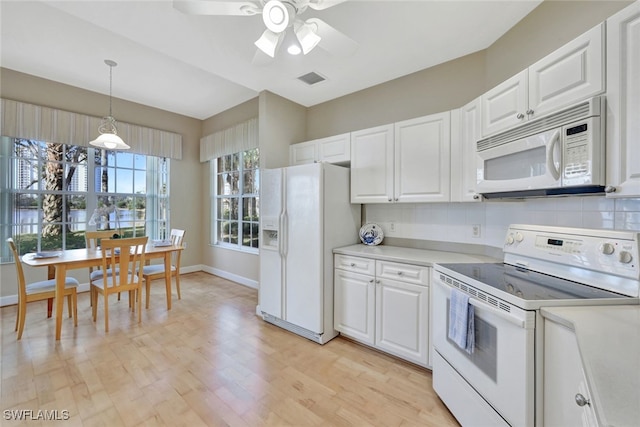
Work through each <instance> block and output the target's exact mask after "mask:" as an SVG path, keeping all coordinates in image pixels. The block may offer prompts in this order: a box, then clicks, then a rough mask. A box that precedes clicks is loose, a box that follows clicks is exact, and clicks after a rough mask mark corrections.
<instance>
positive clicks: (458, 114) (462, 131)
mask: <svg viewBox="0 0 640 427" xmlns="http://www.w3.org/2000/svg"><path fill="white" fill-rule="evenodd" d="M479 139H480V98H476V99H474V100H473V101H471V102H470V103H468V104H467V105H465V106H464V107H462V108H459V109H457V110H453V111H452V112H451V201H452V202H479V201H481V200H482V196H480V195H479V194H478V193H477V192H476V182H477V172H476V170H477V168H476V142H477V141H478V140H479Z"/></svg>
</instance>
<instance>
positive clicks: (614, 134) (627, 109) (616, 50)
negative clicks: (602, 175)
mask: <svg viewBox="0 0 640 427" xmlns="http://www.w3.org/2000/svg"><path fill="white" fill-rule="evenodd" d="M638 52H640V3H638V2H635V3H633V4H631V5H630V6H628V7H626V8H625V9H622V10H621V11H620V12H618V13H617V14H615V15H613V16H612V17H611V18H609V19H608V20H607V106H608V111H609V115H608V116H607V167H606V170H607V184H608V185H612V186H614V187H615V188H616V191H615V192H614V193H607V197H638V196H640V120H638V117H640V77H639V76H640V54H638Z"/></svg>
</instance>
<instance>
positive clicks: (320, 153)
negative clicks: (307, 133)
mask: <svg viewBox="0 0 640 427" xmlns="http://www.w3.org/2000/svg"><path fill="white" fill-rule="evenodd" d="M350 160H351V133H343V134H340V135H335V136H329V137H326V138H320V139H314V140H313V141H306V142H300V143H298V144H292V145H291V146H289V164H290V165H291V166H294V165H303V164H306V163H314V162H327V163H336V164H347V163H349V161H350Z"/></svg>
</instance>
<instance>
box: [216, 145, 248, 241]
mask: <svg viewBox="0 0 640 427" xmlns="http://www.w3.org/2000/svg"><path fill="white" fill-rule="evenodd" d="M259 159H260V157H259V150H258V149H257V148H254V149H251V150H246V151H241V152H239V153H234V154H229V155H224V156H221V157H218V158H217V159H214V160H212V161H211V165H212V173H211V177H212V183H211V184H212V188H213V194H212V196H213V197H212V205H213V206H212V213H213V218H214V220H213V227H212V228H213V236H212V240H213V243H214V244H215V245H219V246H222V247H227V248H230V249H239V250H243V251H248V252H254V253H257V252H258V247H259V238H258V237H259V234H258V229H259V212H260V207H259V206H260V203H259V192H260V178H259V177H260V175H259V169H258V166H259Z"/></svg>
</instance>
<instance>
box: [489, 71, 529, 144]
mask: <svg viewBox="0 0 640 427" xmlns="http://www.w3.org/2000/svg"><path fill="white" fill-rule="evenodd" d="M527 91H528V89H527V70H524V71H521V72H520V73H518V74H516V75H515V76H513V77H511V78H510V79H508V80H506V81H504V82H502V83H500V84H499V85H498V86H496V87H494V88H493V89H491V90H489V91H487V92H486V93H485V94H484V95H482V97H481V100H482V101H481V103H482V108H481V110H482V136H483V137H486V136H489V135H492V134H495V133H498V132H500V131H503V130H506V129H509V128H510V127H512V126H515V125H517V124H519V123H522V122H524V121H525V120H526V119H527V106H528V100H527Z"/></svg>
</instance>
